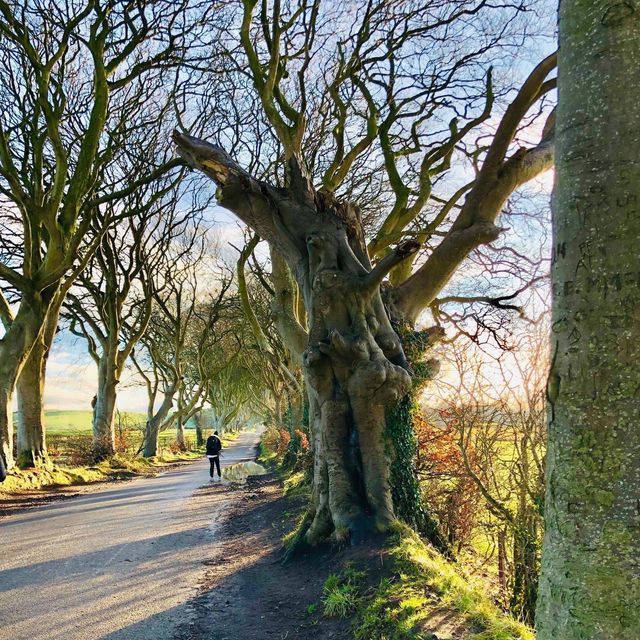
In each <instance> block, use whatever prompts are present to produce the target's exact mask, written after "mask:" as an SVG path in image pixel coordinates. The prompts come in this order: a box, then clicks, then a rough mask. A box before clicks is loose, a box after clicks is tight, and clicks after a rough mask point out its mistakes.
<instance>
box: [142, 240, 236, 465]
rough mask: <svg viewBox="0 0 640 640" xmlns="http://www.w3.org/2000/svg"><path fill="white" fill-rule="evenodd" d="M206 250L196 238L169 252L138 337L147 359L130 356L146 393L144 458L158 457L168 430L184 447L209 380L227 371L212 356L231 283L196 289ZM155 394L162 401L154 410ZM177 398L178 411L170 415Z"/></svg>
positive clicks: (223, 279) (224, 278) (220, 279)
mask: <svg viewBox="0 0 640 640" xmlns="http://www.w3.org/2000/svg"><path fill="white" fill-rule="evenodd" d="M189 239H190V240H189ZM206 247H207V244H206V237H205V236H203V235H201V234H198V233H191V234H189V235H188V236H187V240H186V241H183V242H182V243H181V244H180V245H176V246H174V247H173V250H172V251H171V252H170V256H169V258H168V262H167V266H166V270H165V272H164V273H163V275H162V279H163V282H164V286H163V287H162V289H161V290H158V291H156V292H154V300H155V308H154V311H153V313H152V315H151V318H150V321H149V324H148V326H147V330H146V331H145V334H144V335H143V336H142V337H141V343H142V345H143V346H144V351H145V352H146V357H145V356H144V355H143V354H142V353H141V351H142V350H138V352H136V353H135V354H134V364H135V366H136V368H137V370H138V372H139V374H140V375H141V376H142V377H143V379H144V381H145V384H146V387H147V391H148V394H149V405H148V418H147V425H146V431H145V443H144V455H145V457H152V456H155V455H156V454H157V448H158V435H159V433H160V431H162V430H164V429H167V428H169V427H170V426H172V425H176V426H177V439H178V442H179V443H180V444H181V446H184V444H185V442H184V424H185V423H186V422H187V420H189V419H190V418H191V417H192V416H193V415H195V413H196V412H197V411H199V410H200V409H201V408H202V407H203V406H204V404H205V402H206V399H207V393H208V389H209V385H210V381H211V379H212V378H213V377H215V375H216V373H217V372H218V371H219V370H220V369H222V368H224V367H225V366H226V362H223V363H220V362H218V361H216V360H214V359H212V358H210V355H211V349H212V347H213V346H214V345H215V344H216V343H217V342H218V341H219V340H221V339H222V337H223V336H224V328H222V329H221V328H220V327H219V326H218V321H219V319H220V317H221V314H222V313H223V311H224V309H225V307H226V305H227V293H228V291H229V287H230V286H231V282H232V280H231V277H230V276H229V275H228V274H225V273H223V272H222V273H221V272H219V273H217V277H216V278H215V282H210V283H209V284H210V287H211V288H210V289H209V290H207V288H206V287H205V286H204V284H200V286H199V284H198V283H199V282H201V283H203V281H205V282H206V281H207V277H206V275H207V265H206V263H205V262H204V258H205V257H207V254H206V253H205V249H206ZM208 257H209V258H211V259H212V257H211V256H208ZM210 273H211V271H210ZM159 393H161V394H162V401H161V403H160V405H159V406H156V399H157V396H158V394H159ZM176 395H177V396H178V403H177V407H176V408H175V410H172V408H173V404H174V399H175V398H176Z"/></svg>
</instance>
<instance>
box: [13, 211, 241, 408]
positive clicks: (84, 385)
mask: <svg viewBox="0 0 640 640" xmlns="http://www.w3.org/2000/svg"><path fill="white" fill-rule="evenodd" d="M207 219H208V220H209V222H210V224H211V226H212V228H213V230H214V233H215V235H216V237H217V238H218V240H219V242H220V245H221V250H222V251H223V253H225V254H226V255H227V256H228V258H229V259H232V258H233V255H234V254H235V250H234V249H233V248H232V247H231V245H232V244H233V245H236V246H242V245H243V235H242V229H241V227H240V225H239V224H238V222H237V220H236V218H235V217H234V216H233V215H232V214H231V213H229V212H228V211H226V210H225V209H222V208H221V207H218V206H214V207H212V209H211V211H209V212H208V215H207ZM97 384H98V372H97V367H96V365H95V363H94V362H93V360H92V359H91V358H90V356H89V354H88V352H87V346H86V343H85V341H84V340H82V339H81V338H77V337H76V336H74V335H72V334H70V333H69V332H68V331H65V330H62V331H60V332H59V333H58V335H57V336H56V339H55V342H54V344H53V348H52V350H51V355H50V356H49V362H48V364H47V378H46V386H45V397H44V403H45V410H76V409H77V410H85V411H87V410H90V409H91V400H92V399H93V396H94V394H95V392H96V388H97ZM14 404H15V399H14ZM118 409H119V410H120V411H140V412H146V410H147V393H146V388H145V387H144V386H142V381H141V379H140V377H139V376H137V375H136V374H135V372H134V371H131V370H127V371H126V372H125V374H124V376H123V379H122V381H121V383H120V389H119V391H118Z"/></svg>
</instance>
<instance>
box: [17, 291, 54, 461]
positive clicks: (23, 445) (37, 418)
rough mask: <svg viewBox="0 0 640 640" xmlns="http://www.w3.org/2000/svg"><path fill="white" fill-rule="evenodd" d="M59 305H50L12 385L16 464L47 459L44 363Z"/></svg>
mask: <svg viewBox="0 0 640 640" xmlns="http://www.w3.org/2000/svg"><path fill="white" fill-rule="evenodd" d="M59 315H60V304H59V303H58V302H54V303H53V304H52V305H51V306H50V308H49V312H48V314H47V319H46V322H45V324H44V327H43V330H42V331H41V332H40V335H39V336H38V338H37V340H36V341H35V342H34V344H33V347H32V348H31V352H30V353H29V357H28V358H27V360H26V361H25V363H24V365H23V368H22V371H21V372H20V376H19V377H18V381H17V384H16V390H17V392H18V463H19V465H20V466H22V467H33V466H37V465H38V464H41V463H43V462H45V461H46V459H47V446H46V428H45V418H44V388H45V382H46V373H47V362H48V360H49V353H50V351H51V346H52V345H53V340H54V338H55V336H56V333H57V330H58V318H59Z"/></svg>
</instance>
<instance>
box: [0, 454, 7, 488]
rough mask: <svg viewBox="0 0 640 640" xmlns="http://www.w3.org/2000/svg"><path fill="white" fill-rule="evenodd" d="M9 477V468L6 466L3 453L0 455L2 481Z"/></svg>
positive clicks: (0, 476)
mask: <svg viewBox="0 0 640 640" xmlns="http://www.w3.org/2000/svg"><path fill="white" fill-rule="evenodd" d="M6 478H7V470H6V468H5V466H4V460H3V459H2V455H0V482H4V481H5V480H6Z"/></svg>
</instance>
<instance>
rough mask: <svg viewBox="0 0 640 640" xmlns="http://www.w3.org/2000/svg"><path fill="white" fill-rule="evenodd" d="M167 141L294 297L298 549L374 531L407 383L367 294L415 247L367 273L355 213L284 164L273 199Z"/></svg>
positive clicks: (223, 157)
mask: <svg viewBox="0 0 640 640" xmlns="http://www.w3.org/2000/svg"><path fill="white" fill-rule="evenodd" d="M174 140H175V142H176V144H177V146H178V151H179V153H180V155H181V156H182V157H183V158H185V159H186V160H187V161H188V162H189V163H190V164H191V166H193V167H194V168H196V169H199V170H200V171H202V172H203V173H205V174H207V175H208V176H209V177H211V178H212V179H213V180H214V181H215V182H216V183H217V184H218V186H219V187H220V190H219V194H218V198H219V202H220V204H221V205H222V206H224V207H226V208H228V209H230V210H231V211H232V212H234V213H235V214H236V215H237V216H238V217H239V218H240V219H241V220H243V221H244V222H245V223H246V224H247V225H249V226H250V227H252V228H253V229H254V230H255V231H257V232H258V233H259V234H260V236H261V237H262V238H264V239H265V240H268V241H269V242H270V243H271V244H272V245H273V246H275V247H276V248H277V249H278V251H279V252H280V253H281V254H282V256H283V257H284V258H285V259H286V261H287V263H288V264H289V267H290V268H291V270H292V272H293V273H294V274H295V277H296V280H297V282H298V285H299V287H300V290H301V291H302V294H303V297H304V301H305V307H306V310H307V314H308V321H309V344H308V346H307V349H306V350H305V352H304V354H303V366H304V371H305V377H306V382H307V389H308V392H309V400H310V422H311V433H312V443H313V448H314V458H315V462H314V496H313V515H314V518H313V521H312V523H311V526H310V528H309V530H308V532H307V540H308V541H309V542H316V541H318V540H320V539H322V538H324V537H326V536H327V535H330V534H331V533H332V532H333V533H335V534H336V535H337V536H338V537H340V536H343V535H345V534H346V532H347V531H350V532H351V533H352V534H353V533H356V535H360V534H361V533H362V530H366V529H368V528H369V527H370V526H371V525H375V526H377V527H378V528H381V529H384V528H385V527H387V526H388V524H389V523H390V522H391V520H392V519H393V517H394V514H393V506H392V500H391V491H390V486H389V464H388V458H387V448H388V447H387V446H386V443H385V438H384V428H385V412H386V409H387V407H389V406H390V405H392V404H393V403H395V402H396V401H397V400H398V399H399V398H401V397H402V396H403V395H404V394H406V393H407V392H408V391H409V389H410V386H411V378H410V375H409V373H408V365H407V361H406V358H405V356H404V352H403V350H402V345H401V343H400V339H399V338H398V336H397V335H396V333H395V331H394V330H393V328H392V326H391V323H390V322H389V318H388V316H387V314H386V312H385V309H384V306H383V304H382V300H381V298H380V291H379V285H380V283H381V282H382V280H383V278H384V277H385V275H386V274H387V273H388V272H389V271H390V270H391V269H392V268H393V267H394V266H396V265H397V264H399V263H400V262H402V260H404V259H405V258H407V257H409V256H411V255H413V254H414V253H415V252H416V251H417V250H418V249H419V247H420V245H419V244H418V243H417V242H415V241H413V240H409V241H405V242H402V243H400V244H399V245H398V246H397V247H396V249H395V250H394V251H392V252H390V253H389V254H388V255H387V256H386V257H385V258H384V259H382V260H381V261H380V262H379V263H378V264H377V265H376V266H375V267H372V265H371V263H370V262H369V259H368V256H367V253H366V250H365V248H364V234H363V232H362V227H361V224H360V218H359V215H358V211H357V209H356V208H355V207H353V206H352V205H349V204H344V203H340V202H338V201H336V200H334V199H333V198H332V197H327V196H326V195H325V194H320V193H316V192H315V191H314V189H313V187H312V185H311V183H310V181H309V179H308V178H307V177H306V174H305V172H304V168H303V166H302V164H301V163H300V162H298V161H297V160H296V159H295V158H294V159H292V160H291V161H290V181H289V187H288V188H286V189H276V188H275V187H272V186H271V185H268V184H266V183H264V182H261V181H259V180H256V179H255V178H253V177H252V176H250V175H249V174H248V173H247V172H246V171H244V169H242V168H241V167H239V166H238V164H237V163H236V162H234V161H233V160H232V159H231V158H230V157H229V156H228V154H226V152H224V151H223V150H222V149H219V148H218V147H214V146H213V145H210V144H208V143H206V142H203V141H201V140H197V139H194V138H191V137H189V136H184V135H182V134H178V133H176V134H174Z"/></svg>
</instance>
